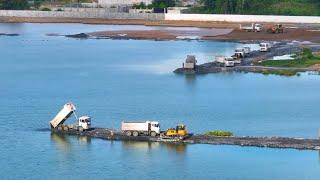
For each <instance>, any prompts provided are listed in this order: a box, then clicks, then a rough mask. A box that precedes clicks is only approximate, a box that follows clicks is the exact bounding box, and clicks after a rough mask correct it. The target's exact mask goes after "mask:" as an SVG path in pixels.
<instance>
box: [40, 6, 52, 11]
mask: <svg viewBox="0 0 320 180" xmlns="http://www.w3.org/2000/svg"><path fill="white" fill-rule="evenodd" d="M41 11H51V9H50V8H47V7H44V8H41Z"/></svg>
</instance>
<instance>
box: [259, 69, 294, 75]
mask: <svg viewBox="0 0 320 180" xmlns="http://www.w3.org/2000/svg"><path fill="white" fill-rule="evenodd" d="M297 73H298V71H297V70H291V69H286V70H264V71H262V74H264V75H269V74H274V75H279V76H295V75H297Z"/></svg>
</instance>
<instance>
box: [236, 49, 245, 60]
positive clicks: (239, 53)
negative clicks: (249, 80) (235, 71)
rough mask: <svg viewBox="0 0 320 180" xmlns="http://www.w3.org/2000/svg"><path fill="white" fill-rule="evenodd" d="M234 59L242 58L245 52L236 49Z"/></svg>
mask: <svg viewBox="0 0 320 180" xmlns="http://www.w3.org/2000/svg"><path fill="white" fill-rule="evenodd" d="M234 55H235V57H237V58H244V56H245V50H244V48H237V49H236V50H235V52H234Z"/></svg>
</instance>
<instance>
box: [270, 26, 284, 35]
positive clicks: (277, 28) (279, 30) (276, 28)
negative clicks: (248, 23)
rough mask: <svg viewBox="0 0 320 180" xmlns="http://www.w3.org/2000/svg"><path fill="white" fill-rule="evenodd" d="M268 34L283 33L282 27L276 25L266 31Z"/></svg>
mask: <svg viewBox="0 0 320 180" xmlns="http://www.w3.org/2000/svg"><path fill="white" fill-rule="evenodd" d="M267 32H268V33H273V34H279V33H284V26H283V25H282V24H276V25H274V26H272V27H270V28H268V30H267Z"/></svg>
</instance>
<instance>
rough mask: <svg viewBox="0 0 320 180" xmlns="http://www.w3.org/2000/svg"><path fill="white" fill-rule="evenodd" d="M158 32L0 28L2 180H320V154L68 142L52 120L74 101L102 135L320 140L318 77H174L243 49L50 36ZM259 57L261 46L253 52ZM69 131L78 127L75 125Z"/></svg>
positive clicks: (225, 45) (72, 139) (225, 44)
mask: <svg viewBox="0 0 320 180" xmlns="http://www.w3.org/2000/svg"><path fill="white" fill-rule="evenodd" d="M139 28H146V29H156V28H157V27H142V26H109V25H81V24H0V32H7V33H19V34H20V36H15V37H6V36H0V63H1V65H0V97H1V100H0V107H1V109H0V129H1V131H0V136H1V138H0V157H1V160H0V167H1V168H0V173H1V174H2V178H4V179H22V178H26V179H43V178H49V179H85V178H94V179H141V178H142V179H151V178H153V179H165V178H166V179H173V178H178V179H182V178H184V179H195V178H199V179H318V178H319V177H320V166H319V152H317V151H297V150H279V149H266V148H252V147H249V148H243V147H234V146H212V145H185V146H183V145H168V144H159V143H128V142H110V141H104V140H98V139H88V138H84V137H76V136H64V137H63V136H58V135H55V134H51V133H50V131H49V130H48V121H49V120H51V118H52V117H53V116H54V115H55V113H56V112H57V111H58V110H59V109H60V108H61V107H62V106H63V104H65V103H66V102H69V101H72V102H73V103H75V104H76V106H77V115H78V116H79V115H85V114H87V115H90V116H91V117H92V118H93V125H94V126H98V127H111V128H116V129H118V128H119V124H120V122H121V121H123V120H158V121H160V122H161V126H162V129H166V128H168V127H172V126H174V125H175V124H177V123H179V122H182V123H185V124H186V125H187V128H188V129H189V130H190V131H191V132H194V133H203V132H205V131H208V130H213V129H224V130H229V131H232V132H234V133H235V134H236V135H239V136H246V135H249V136H289V137H307V138H316V137H317V135H318V129H319V127H320V121H319V120H318V117H319V115H320V111H319V110H318V104H319V103H318V102H320V101H319V100H320V95H319V92H320V76H318V75H308V74H303V75H301V76H299V77H298V76H297V77H281V76H274V75H269V76H265V75H261V74H252V73H247V74H246V73H221V74H209V75H201V76H196V77H194V76H183V75H175V74H173V73H172V71H173V70H174V69H175V68H176V67H179V66H180V65H181V63H182V61H183V60H184V59H185V57H186V55H187V54H194V55H196V56H197V58H198V60H199V61H200V62H208V61H210V60H212V59H213V58H214V56H215V55H231V54H232V52H233V50H234V49H235V48H236V47H240V46H244V45H242V44H238V43H230V42H214V41H211V42H210V41H148V40H107V39H102V40H97V39H89V40H77V39H70V38H65V37H61V36H47V35H46V34H50V33H57V34H72V33H79V32H93V31H102V30H106V29H107V30H112V29H117V30H122V29H125V30H128V29H129V30H130V29H139ZM251 46H252V47H256V46H255V45H251ZM69 122H70V123H72V122H74V119H73V118H71V119H70V120H69Z"/></svg>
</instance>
